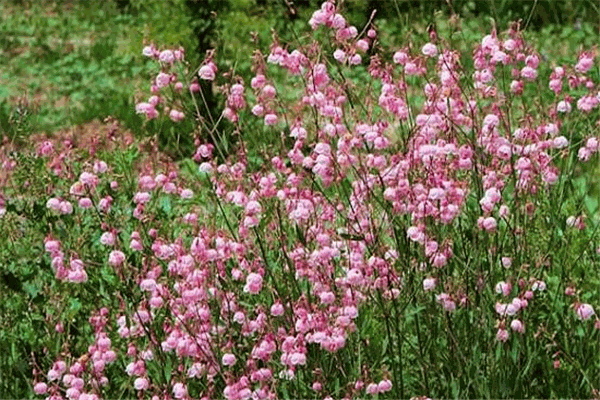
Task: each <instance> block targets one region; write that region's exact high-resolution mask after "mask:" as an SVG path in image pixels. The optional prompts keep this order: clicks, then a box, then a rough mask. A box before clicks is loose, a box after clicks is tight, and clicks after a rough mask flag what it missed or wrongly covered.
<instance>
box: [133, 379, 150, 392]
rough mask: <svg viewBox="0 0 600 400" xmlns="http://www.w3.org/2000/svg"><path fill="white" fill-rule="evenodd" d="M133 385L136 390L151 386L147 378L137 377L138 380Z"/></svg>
mask: <svg viewBox="0 0 600 400" xmlns="http://www.w3.org/2000/svg"><path fill="white" fill-rule="evenodd" d="M133 387H134V388H135V390H146V389H148V388H149V387H150V384H149V383H148V379H146V378H136V380H135V381H134V382H133Z"/></svg>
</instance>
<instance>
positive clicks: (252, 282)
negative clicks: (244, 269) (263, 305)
mask: <svg viewBox="0 0 600 400" xmlns="http://www.w3.org/2000/svg"><path fill="white" fill-rule="evenodd" d="M262 283H263V277H262V276H260V275H259V274H255V273H251V274H248V276H247V277H246V286H244V292H246V293H251V294H257V293H258V292H260V290H261V289H262Z"/></svg>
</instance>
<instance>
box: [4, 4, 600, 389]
mask: <svg viewBox="0 0 600 400" xmlns="http://www.w3.org/2000/svg"><path fill="white" fill-rule="evenodd" d="M309 23H310V25H311V27H312V29H313V33H312V34H311V35H307V36H298V39H297V41H296V42H294V43H289V44H287V45H285V46H284V45H281V44H280V43H279V42H278V41H277V38H276V37H275V38H274V42H273V44H272V45H271V48H270V50H269V54H268V55H267V56H263V55H262V54H261V53H260V52H256V53H255V55H254V57H253V60H252V70H253V73H254V76H253V78H252V79H251V80H250V82H245V81H244V80H243V79H242V78H241V77H240V76H237V75H236V73H235V71H233V70H232V71H226V72H224V73H223V72H222V71H219V69H218V67H217V64H216V63H215V62H214V59H213V55H212V54H209V56H208V57H207V58H206V59H205V60H204V61H203V63H202V64H201V65H200V66H197V67H196V65H195V64H190V63H187V62H186V59H185V53H184V52H183V51H182V49H180V48H175V49H170V48H162V49H160V48H157V47H155V46H147V47H146V48H144V50H143V53H144V55H146V56H147V57H149V58H150V59H152V60H153V62H155V63H156V65H157V74H156V78H155V79H154V80H153V84H152V87H151V89H150V92H151V93H149V94H148V96H149V99H148V100H147V101H144V102H140V103H138V104H137V106H136V109H137V111H138V112H139V113H140V114H141V115H143V116H144V117H146V118H147V119H148V120H149V121H150V122H149V123H152V124H157V126H159V127H161V129H162V130H161V132H162V135H163V136H157V137H156V138H155V140H154V141H153V142H151V143H146V145H148V146H150V149H151V151H150V155H149V156H147V158H146V159H143V158H141V157H143V153H141V152H140V151H139V148H138V147H135V146H117V145H116V144H117V143H118V141H115V144H113V145H112V146H113V147H111V148H109V149H108V150H107V151H104V150H103V149H101V148H99V147H97V146H94V145H92V146H90V147H89V148H88V149H87V152H85V153H83V154H82V153H78V152H76V151H71V150H69V149H63V148H60V147H58V146H57V145H56V144H53V143H50V142H44V143H40V144H39V147H38V148H37V152H36V153H34V154H23V155H20V156H19V157H18V158H17V159H6V160H4V165H5V166H6V169H7V170H12V172H11V176H10V181H7V182H8V183H9V185H7V186H5V188H4V189H3V190H4V191H5V197H4V198H3V199H4V200H3V203H2V204H1V205H2V214H3V215H4V216H3V218H2V219H1V220H0V221H1V223H2V228H3V231H4V232H6V234H4V235H2V238H3V239H2V240H3V241H4V245H3V246H2V247H1V248H2V249H3V255H4V256H5V257H6V258H7V259H11V260H14V261H13V263H12V264H11V267H10V273H11V274H12V277H11V276H8V275H7V274H6V273H5V277H6V278H5V280H8V281H11V279H12V278H13V277H16V279H18V280H20V281H21V282H28V285H27V287H29V289H27V291H28V293H30V294H29V295H30V296H31V299H35V298H37V296H42V298H43V299H44V301H40V302H37V303H36V302H34V301H33V300H32V303H31V305H30V307H31V309H32V311H31V312H30V315H32V316H35V321H36V322H35V324H34V325H32V326H35V327H37V331H41V330H42V329H43V330H44V335H41V334H40V335H39V336H36V335H35V332H36V331H33V330H32V331H31V332H32V333H31V334H32V335H34V337H36V339H37V340H39V342H40V343H36V349H35V351H33V353H34V354H33V355H32V365H33V368H32V371H31V374H32V377H33V379H32V385H31V390H32V391H33V393H35V394H37V395H40V396H47V397H50V398H53V399H54V398H61V397H64V396H66V397H68V398H71V399H80V400H84V399H92V398H101V397H107V398H113V397H118V398H132V397H137V396H139V397H152V398H154V396H156V398H160V397H165V398H172V397H174V398H177V399H182V398H196V397H198V398H217V397H218V398H220V397H225V398H227V399H249V398H251V397H252V398H261V399H262V398H275V397H282V398H314V397H317V396H319V397H323V398H328V397H329V398H357V397H366V396H377V397H378V398H384V397H385V398H387V397H389V398H405V397H419V398H421V397H420V396H431V397H461V398H483V397H485V398H491V397H493V398H500V397H502V398H505V397H519V398H525V397H545V398H547V397H559V396H560V397H566V396H569V397H573V396H577V397H584V396H586V397H590V396H598V387H597V382H596V380H595V377H597V376H598V373H600V366H599V365H598V363H597V361H596V360H595V359H594V358H593V357H589V354H597V353H598V350H599V345H598V343H599V342H598V335H599V331H600V320H599V319H598V317H597V316H596V315H595V309H597V306H598V304H597V299H598V295H599V292H598V284H599V283H600V282H599V278H598V275H597V273H595V271H597V269H598V265H599V264H600V258H599V257H600V254H599V253H600V242H599V240H600V239H599V235H600V229H599V228H600V224H599V206H598V200H597V199H598V192H597V190H598V188H597V187H595V186H593V185H592V182H593V181H592V178H593V177H594V174H597V173H598V154H597V153H598V149H599V143H598V141H599V140H600V137H598V133H597V132H598V130H597V126H598V124H599V123H600V119H599V114H598V105H599V104H600V93H599V86H598V84H599V82H598V81H597V78H598V72H599V71H598V64H597V59H598V55H597V50H596V49H592V50H589V51H582V52H580V53H578V54H577V55H575V56H572V59H571V60H570V62H569V63H566V64H564V65H562V66H558V65H552V63H551V61H550V60H544V59H543V57H542V56H541V55H540V54H539V53H538V52H537V51H536V49H535V48H534V47H532V46H531V45H530V44H528V42H527V41H526V40H525V39H524V37H523V32H522V31H521V30H520V29H519V26H518V24H514V25H513V26H512V27H511V28H510V29H509V30H507V31H505V32H491V33H490V34H489V35H486V36H485V37H483V38H479V39H478V40H477V42H469V43H460V42H459V41H457V39H456V38H446V37H444V36H443V35H442V32H438V33H436V34H434V33H431V34H430V37H429V40H428V41H420V42H419V41H414V42H408V43H403V44H402V45H400V46H398V45H397V46H395V47H394V48H393V49H389V48H386V47H384V46H383V44H382V43H380V41H379V36H380V34H379V32H378V31H377V26H375V25H367V26H365V27H364V29H360V30H359V29H357V28H356V27H354V26H352V25H350V24H348V23H347V22H346V20H345V19H344V17H343V16H342V15H341V14H339V10H338V9H336V7H335V5H334V4H333V3H329V2H326V3H324V4H323V5H322V7H321V8H320V9H319V10H318V11H316V12H315V13H314V14H313V15H312V18H311V19H310V22H309ZM463 49H464V50H463ZM199 81H204V82H206V84H208V85H211V87H212V88H213V89H214V90H215V91H216V92H218V93H221V94H222V96H223V112H222V113H220V114H218V115H219V119H218V120H215V119H211V118H210V117H205V118H200V113H199V110H200V109H201V108H202V107H205V108H206V107H207V104H206V103H205V102H204V101H203V96H202V95H203V91H202V90H203V89H202V87H201V86H200V85H199V84H198V82H199ZM219 120H220V121H219ZM225 120H227V121H228V123H227V124H228V125H222V121H225ZM185 124H187V125H185ZM223 126H227V127H228V128H227V129H229V130H222V127H223ZM115 129H116V128H115ZM190 129H194V132H193V134H194V136H190V137H193V138H194V139H195V140H196V142H195V145H194V147H196V150H195V151H196V152H195V154H194V155H193V156H192V158H191V159H189V158H184V159H183V160H181V161H179V162H178V163H177V164H174V163H173V162H165V161H164V159H161V158H159V157H158V154H157V153H158V151H157V149H158V144H159V143H158V142H160V140H165V141H166V143H167V144H168V145H169V146H171V147H170V148H172V149H173V151H180V152H182V153H183V152H184V150H185V146H184V147H183V150H182V146H180V144H179V142H178V139H177V137H178V136H177V135H183V134H187V133H189V131H190ZM111 132H112V133H111V135H112V136H113V137H114V135H115V131H111ZM166 132H171V135H168V134H165V133H166ZM94 143H95V142H94ZM192 160H193V161H192ZM133 171H135V172H133ZM23 188H24V189H23ZM42 243H43V248H42ZM11 246H12V247H11ZM15 249H21V252H22V253H19V254H17V253H16V250H15ZM32 260H38V261H37V268H36V269H33V265H36V264H33V263H32V262H31V261H32ZM20 265H26V266H28V267H29V270H30V271H31V270H33V271H38V273H37V274H28V273H26V272H24V271H25V270H24V269H23V267H20ZM13 286H14V285H13ZM24 287H26V285H23V288H24ZM23 288H18V285H17V289H16V291H17V292H19V293H23V291H24V290H25V289H23ZM9 300H10V301H9V302H7V304H9V305H10V304H18V300H16V299H14V298H10V299H9ZM5 324H6V323H5ZM0 332H8V334H9V335H10V334H11V333H14V331H12V330H11V329H10V328H9V326H3V327H2V329H0ZM1 339H2V340H3V341H4V343H6V342H7V340H9V338H6V337H1ZM123 372H125V373H123ZM4 390H6V389H4Z"/></svg>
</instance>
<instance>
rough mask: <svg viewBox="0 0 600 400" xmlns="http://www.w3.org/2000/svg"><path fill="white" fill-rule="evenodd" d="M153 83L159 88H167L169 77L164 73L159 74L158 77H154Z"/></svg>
mask: <svg viewBox="0 0 600 400" xmlns="http://www.w3.org/2000/svg"><path fill="white" fill-rule="evenodd" d="M155 82H156V86H157V87H159V88H163V87H166V86H169V83H171V75H169V74H165V73H164V72H159V73H158V75H156V81H155Z"/></svg>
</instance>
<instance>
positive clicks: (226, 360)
mask: <svg viewBox="0 0 600 400" xmlns="http://www.w3.org/2000/svg"><path fill="white" fill-rule="evenodd" d="M236 361H237V360H236V358H235V356H234V355H233V354H231V353H226V354H224V355H223V358H222V359H221V363H222V364H223V365H225V366H226V367H230V366H232V365H234V364H235V362H236Z"/></svg>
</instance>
